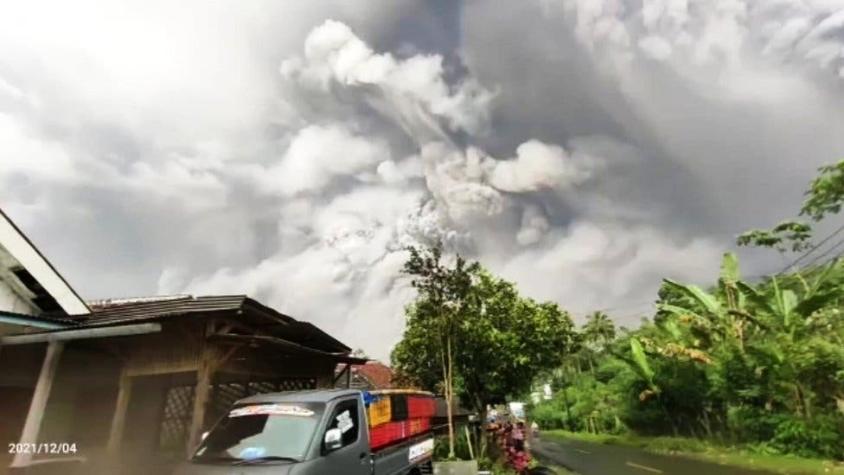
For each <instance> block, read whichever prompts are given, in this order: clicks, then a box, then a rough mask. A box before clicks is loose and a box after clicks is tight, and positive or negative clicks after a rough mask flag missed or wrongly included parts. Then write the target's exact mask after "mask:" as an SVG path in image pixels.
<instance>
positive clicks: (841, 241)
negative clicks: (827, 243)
mask: <svg viewBox="0 0 844 475" xmlns="http://www.w3.org/2000/svg"><path fill="white" fill-rule="evenodd" d="M842 245H844V239H841V240H840V241H838V242H837V243H835V245H834V246H832V247H830V248H829V249H827V250H826V252H824V253H822V254H819V255H817V256H815V258H814V259H812V260H811V261H809V263H808V264H806V265H804V266H803V267H804V268H806V267H809V266H811V265H812V264H814V263H815V262H818V261H819V260H821V259H823V258H824V257H826V256H828V255H830V254H832V253H833V252H835V251H836V250H837V249H838V248H840V247H841V246H842ZM840 255H841V254H838V256H840ZM838 256H836V257H838ZM833 259H835V257H833ZM830 260H832V259H830ZM827 262H829V261H827Z"/></svg>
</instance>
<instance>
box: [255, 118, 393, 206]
mask: <svg viewBox="0 0 844 475" xmlns="http://www.w3.org/2000/svg"><path fill="white" fill-rule="evenodd" d="M389 158H390V151H389V149H388V148H387V145H386V144H385V143H384V142H382V141H380V140H379V139H378V138H372V137H364V136H361V135H354V134H352V133H351V132H350V131H349V130H347V129H346V128H345V127H344V126H342V125H338V124H332V125H327V126H320V125H309V126H307V127H305V128H304V129H302V130H300V131H298V132H297V134H296V135H295V137H293V140H292V141H291V143H290V146H289V147H288V148H287V151H286V152H285V154H284V156H283V157H282V158H281V160H280V161H279V162H278V163H277V164H275V165H273V166H272V167H271V168H270V169H269V170H267V171H266V173H265V172H264V171H260V172H259V173H261V177H260V178H261V180H262V181H261V182H262V185H263V187H264V189H265V190H266V191H268V192H274V193H279V194H282V195H295V194H297V193H302V192H314V191H319V190H320V189H322V188H324V187H325V186H326V185H328V184H329V183H331V180H332V179H335V178H337V177H349V176H352V177H354V176H355V175H357V174H359V173H362V172H364V171H367V170H375V169H376V166H377V165H378V164H379V163H381V162H383V161H385V160H388V159H389Z"/></svg>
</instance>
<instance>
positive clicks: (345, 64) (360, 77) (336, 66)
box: [281, 20, 492, 132]
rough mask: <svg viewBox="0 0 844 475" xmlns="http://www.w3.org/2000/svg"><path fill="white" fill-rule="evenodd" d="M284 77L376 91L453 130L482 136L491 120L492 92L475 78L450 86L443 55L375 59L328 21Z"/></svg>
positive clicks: (285, 65)
mask: <svg viewBox="0 0 844 475" xmlns="http://www.w3.org/2000/svg"><path fill="white" fill-rule="evenodd" d="M281 72H282V74H283V75H284V76H285V77H286V78H289V79H293V80H298V81H299V82H300V83H302V84H304V85H306V86H311V87H318V88H321V89H322V90H325V91H328V90H329V89H330V87H331V85H332V83H334V82H336V83H339V84H341V85H344V86H375V87H378V88H380V89H381V91H382V93H383V94H384V95H386V96H387V97H388V99H389V100H390V101H395V102H397V103H398V104H396V107H397V108H398V109H400V110H401V109H407V108H413V105H411V104H408V101H410V102H411V103H412V104H415V105H416V106H419V107H423V108H424V109H425V110H426V111H427V112H429V113H431V114H433V115H434V116H435V117H441V118H444V119H445V120H447V122H448V124H449V125H450V127H451V129H452V130H460V129H462V130H466V131H468V132H479V131H481V130H482V129H483V128H484V127H485V126H486V122H487V120H488V117H487V113H488V110H487V108H488V105H489V102H490V100H491V99H492V93H490V92H489V91H487V90H486V89H484V88H483V87H482V86H480V84H479V83H478V82H477V81H475V80H474V79H472V78H469V79H466V80H464V81H462V82H460V83H459V84H457V85H456V86H450V85H449V84H448V83H447V82H446V81H445V78H444V70H443V58H442V56H440V55H415V56H412V57H410V58H407V59H403V60H400V59H396V58H395V57H393V55H392V54H389V53H385V54H376V53H375V52H374V51H373V50H372V49H371V48H370V47H369V46H368V45H367V44H366V43H364V42H363V41H362V40H361V39H360V38H358V37H357V35H355V34H354V32H353V31H352V30H351V28H349V27H348V26H347V25H345V24H343V23H340V22H337V21H333V20H328V21H326V22H325V23H323V24H322V25H321V26H319V27H318V28H315V29H314V30H313V31H312V32H311V33H310V34H309V35H308V37H307V39H306V40H305V55H304V57H303V58H293V59H289V60H286V61H284V62H283V63H282V65H281Z"/></svg>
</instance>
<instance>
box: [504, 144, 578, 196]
mask: <svg viewBox="0 0 844 475" xmlns="http://www.w3.org/2000/svg"><path fill="white" fill-rule="evenodd" d="M589 175H590V171H589V170H587V169H586V168H585V166H584V164H580V163H575V162H574V160H572V158H571V157H569V155H568V154H567V153H566V151H565V150H563V148H562V147H560V146H558V145H549V144H545V143H542V142H540V141H538V140H530V141H528V142H525V143H523V144H521V145H519V147H518V148H517V149H516V158H514V159H511V160H504V161H497V162H496V163H495V165H494V167H493V169H492V172H491V174H490V183H491V184H492V186H494V187H496V188H498V189H499V190H502V191H510V192H525V191H537V190H541V189H543V188H557V187H560V188H563V187H567V186H570V185H577V184H579V183H582V182H583V181H585V180H586V179H587V178H589Z"/></svg>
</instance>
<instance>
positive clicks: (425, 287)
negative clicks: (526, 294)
mask: <svg viewBox="0 0 844 475" xmlns="http://www.w3.org/2000/svg"><path fill="white" fill-rule="evenodd" d="M409 251H410V257H409V259H408V260H407V262H405V264H404V272H405V273H406V274H408V275H410V276H411V277H412V281H411V284H412V285H413V287H414V288H415V289H416V291H417V297H416V301H415V302H414V304H413V306H412V307H410V311H409V312H408V313H407V317H408V320H409V322H408V326H409V327H414V328H413V336H414V338H413V340H412V341H413V342H415V343H417V344H419V343H424V344H425V345H427V346H429V347H430V350H429V351H428V355H429V356H434V354H435V355H436V357H435V358H432V361H436V362H438V364H439V367H438V369H439V370H440V371H441V373H440V374H441V376H442V379H441V382H442V385H441V389H442V392H443V396H444V397H445V402H446V408H447V413H448V446H449V450H448V454H449V457H450V458H453V457H454V408H453V403H454V396H455V385H454V380H455V374H454V356H455V349H456V348H457V347H458V345H459V343H460V341H459V337H460V332H459V329H460V328H461V327H462V323H463V321H464V320H465V318H466V315H467V313H468V312H467V308H468V306H469V305H470V294H471V291H472V285H473V280H474V276H475V275H476V274H477V273H478V271H479V269H480V265H479V264H477V263H475V262H472V263H470V262H467V261H466V260H465V259H463V258H462V257H461V256H460V255H457V256H456V257H455V259H454V262H453V263H452V264H451V265H448V264H447V263H445V262H443V255H442V245H441V244H437V245H436V246H433V247H431V248H427V249H422V250H419V249H415V248H410V249H409ZM411 319H413V320H416V321H415V322H411V321H410V320H411ZM403 354H405V353H404V352H403V351H401V350H399V351H398V355H399V356H401V355H403ZM429 364H430V363H429ZM400 369H404V370H405V371H404V373H405V374H408V372H407V371H406V370H407V369H409V368H407V367H404V368H401V367H400Z"/></svg>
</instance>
